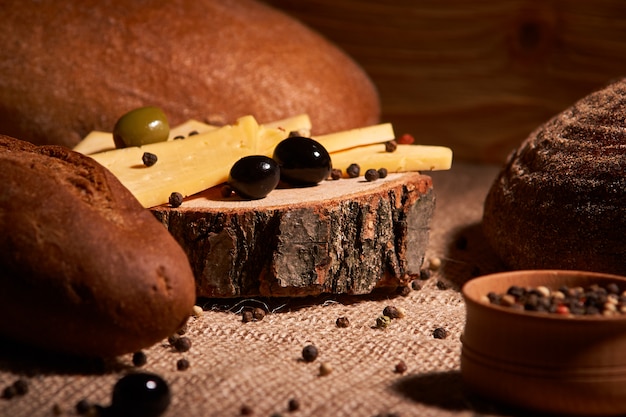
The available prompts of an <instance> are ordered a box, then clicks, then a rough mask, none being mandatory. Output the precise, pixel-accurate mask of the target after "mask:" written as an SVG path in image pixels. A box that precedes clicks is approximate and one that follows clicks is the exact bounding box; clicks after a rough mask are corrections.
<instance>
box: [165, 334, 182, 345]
mask: <svg viewBox="0 0 626 417" xmlns="http://www.w3.org/2000/svg"><path fill="white" fill-rule="evenodd" d="M179 338H180V335H179V334H178V333H175V334H173V335H171V336H169V337H168V338H167V343H169V344H170V345H171V346H174V343H176V340H178V339H179Z"/></svg>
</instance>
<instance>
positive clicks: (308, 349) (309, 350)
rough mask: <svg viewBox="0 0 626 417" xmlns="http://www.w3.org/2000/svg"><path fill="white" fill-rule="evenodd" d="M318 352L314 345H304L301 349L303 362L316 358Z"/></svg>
mask: <svg viewBox="0 0 626 417" xmlns="http://www.w3.org/2000/svg"><path fill="white" fill-rule="evenodd" d="M318 354H319V352H318V350H317V348H316V347H315V346H314V345H306V346H305V347H304V348H303V349H302V359H304V361H305V362H313V361H314V360H315V359H317V355H318Z"/></svg>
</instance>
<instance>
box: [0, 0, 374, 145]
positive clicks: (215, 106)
mask: <svg viewBox="0 0 626 417" xmlns="http://www.w3.org/2000/svg"><path fill="white" fill-rule="evenodd" d="M0 21H1V22H2V31H0V133H3V134H6V135H10V136H13V137H18V138H20V139H23V140H27V141H31V142H33V143H36V144H60V145H66V146H69V147H72V146H73V145H75V144H76V143H78V142H79V140H80V139H81V138H82V137H84V136H85V135H86V134H87V133H89V132H90V131H92V130H105V131H111V130H112V129H113V126H114V124H115V122H116V120H117V119H118V118H119V117H120V116H121V115H123V114H124V113H126V112H128V111H129V110H132V109H134V108H137V107H142V106H145V105H155V106H159V107H161V108H162V109H163V110H164V111H165V113H166V114H167V115H168V117H169V119H170V122H171V124H173V125H176V124H179V123H182V122H184V121H186V120H188V119H192V118H193V119H197V120H200V121H209V122H211V123H213V124H218V123H231V122H234V121H235V119H236V118H237V117H240V116H242V115H247V114H250V115H253V116H255V117H256V119H257V120H258V121H259V122H261V123H264V122H269V121H274V120H280V119H282V118H285V117H288V116H294V115H297V114H302V113H307V114H309V115H310V116H311V120H312V121H313V125H314V126H315V129H316V131H315V132H314V133H315V134H323V133H330V132H337V131H341V130H345V129H349V128H355V127H361V126H366V125H370V124H374V123H376V122H378V119H379V112H380V108H379V100H378V94H377V91H376V89H375V87H374V85H373V84H372V82H371V81H370V79H369V78H368V76H367V75H366V74H365V73H364V71H363V70H362V69H361V68H360V67H359V66H358V65H357V64H356V63H355V62H354V61H353V60H352V59H351V58H349V57H348V56H347V55H346V54H345V53H343V52H342V51H341V50H339V49H338V48H337V47H335V46H334V45H332V44H331V43H330V42H328V41H327V40H326V39H324V38H323V37H321V36H320V35H318V34H317V33H315V32H313V31H312V30H310V29H308V28H307V27H305V26H304V25H302V24H301V23H299V22H298V21H296V20H294V19H292V18H289V17H288V16H286V15H285V14H284V13H282V12H279V11H277V10H276V9H274V8H271V7H270V6H267V5H265V4H262V3H258V2H255V1H253V0H238V1H231V0H194V1H190V0H172V1H159V0H146V1H141V2H132V1H131V2H127V1H125V0H107V1H99V0H63V1H52V0H44V1H37V2H34V1H32V0H28V1H22V0H9V1H5V2H3V4H2V7H1V8H0Z"/></svg>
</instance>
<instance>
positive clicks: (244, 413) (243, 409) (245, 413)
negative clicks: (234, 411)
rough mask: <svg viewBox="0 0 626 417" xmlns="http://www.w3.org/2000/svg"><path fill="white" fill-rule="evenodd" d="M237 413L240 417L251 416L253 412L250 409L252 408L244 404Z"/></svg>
mask: <svg viewBox="0 0 626 417" xmlns="http://www.w3.org/2000/svg"><path fill="white" fill-rule="evenodd" d="M239 413H240V414H241V415H242V416H251V415H252V414H254V410H253V409H252V407H250V406H249V405H247V404H244V405H242V406H241V408H240V409H239Z"/></svg>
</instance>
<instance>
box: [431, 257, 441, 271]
mask: <svg viewBox="0 0 626 417" xmlns="http://www.w3.org/2000/svg"><path fill="white" fill-rule="evenodd" d="M428 268H429V269H430V270H431V271H436V270H438V269H439V268H441V259H440V258H430V259H429V260H428Z"/></svg>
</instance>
